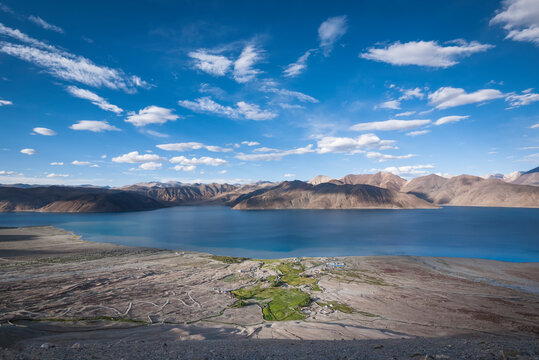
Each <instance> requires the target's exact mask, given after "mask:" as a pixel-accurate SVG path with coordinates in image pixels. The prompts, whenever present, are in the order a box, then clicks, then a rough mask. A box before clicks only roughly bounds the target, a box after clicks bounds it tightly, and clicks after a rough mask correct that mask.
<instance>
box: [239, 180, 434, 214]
mask: <svg viewBox="0 0 539 360" xmlns="http://www.w3.org/2000/svg"><path fill="white" fill-rule="evenodd" d="M231 205H232V206H233V208H234V209H240V210H245V209H431V208H436V206H435V205H433V204H431V203H429V202H427V201H424V200H422V199H419V198H418V197H416V196H414V195H411V194H404V193H400V192H398V191H394V190H389V189H383V188H380V187H376V186H371V185H351V184H343V185H336V184H332V183H322V184H319V185H312V184H309V183H305V182H302V181H291V182H290V181H285V182H283V183H281V184H279V185H277V186H275V187H271V188H268V189H259V190H257V191H254V192H251V193H249V194H245V195H242V196H239V197H238V198H237V199H236V200H235V201H234V202H233V203H232V204H231Z"/></svg>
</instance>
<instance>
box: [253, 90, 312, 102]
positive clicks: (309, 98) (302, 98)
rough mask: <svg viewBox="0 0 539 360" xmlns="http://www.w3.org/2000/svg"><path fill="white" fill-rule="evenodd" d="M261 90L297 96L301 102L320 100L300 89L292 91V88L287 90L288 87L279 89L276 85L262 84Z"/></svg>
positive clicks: (285, 95)
mask: <svg viewBox="0 0 539 360" xmlns="http://www.w3.org/2000/svg"><path fill="white" fill-rule="evenodd" d="M260 90H261V91H263V92H268V93H274V94H278V95H280V96H284V97H289V98H295V99H297V100H299V101H301V102H310V103H317V102H318V100H317V99H315V98H314V97H312V96H310V95H307V94H304V93H301V92H299V91H292V90H287V89H278V88H276V87H273V86H262V87H261V88H260Z"/></svg>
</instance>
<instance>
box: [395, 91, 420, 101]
mask: <svg viewBox="0 0 539 360" xmlns="http://www.w3.org/2000/svg"><path fill="white" fill-rule="evenodd" d="M401 91H402V95H401V97H399V100H410V99H413V98H417V99H423V98H424V97H425V94H424V93H423V91H422V90H421V89H420V88H415V89H402V90H401Z"/></svg>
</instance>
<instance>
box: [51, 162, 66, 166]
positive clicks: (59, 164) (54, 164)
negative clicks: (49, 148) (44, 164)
mask: <svg viewBox="0 0 539 360" xmlns="http://www.w3.org/2000/svg"><path fill="white" fill-rule="evenodd" d="M51 165H53V166H61V165H64V163H63V162H58V161H53V162H51Z"/></svg>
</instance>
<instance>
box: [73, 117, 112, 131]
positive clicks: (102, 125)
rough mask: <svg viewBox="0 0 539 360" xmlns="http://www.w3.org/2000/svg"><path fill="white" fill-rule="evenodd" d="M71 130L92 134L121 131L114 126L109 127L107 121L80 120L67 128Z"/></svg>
mask: <svg viewBox="0 0 539 360" xmlns="http://www.w3.org/2000/svg"><path fill="white" fill-rule="evenodd" d="M69 128H70V129H71V130H86V131H92V132H103V131H121V130H120V129H118V128H117V127H116V126H113V125H110V124H109V123H108V122H107V121H97V120H81V121H79V122H78V123H76V124H73V125H71V126H70V127H69Z"/></svg>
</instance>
